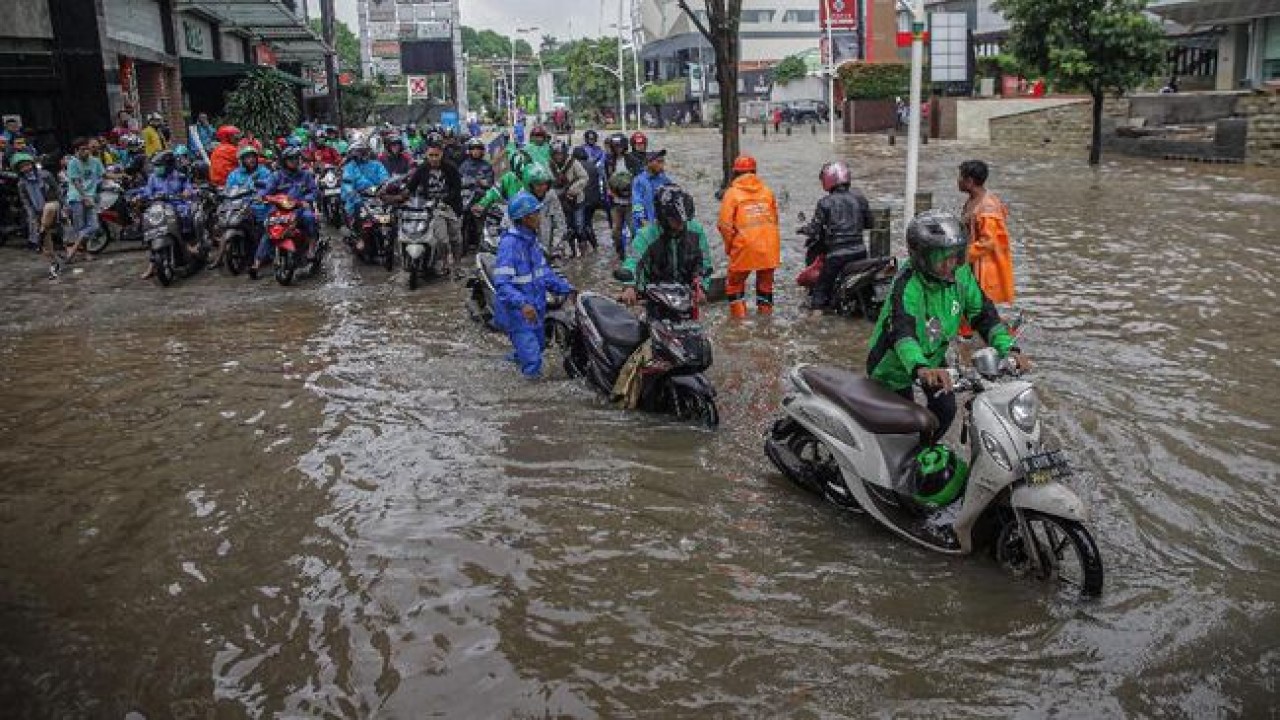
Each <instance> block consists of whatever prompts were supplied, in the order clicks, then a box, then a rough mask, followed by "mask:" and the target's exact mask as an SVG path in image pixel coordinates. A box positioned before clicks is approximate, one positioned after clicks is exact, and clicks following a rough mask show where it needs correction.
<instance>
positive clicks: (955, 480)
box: [914, 445, 969, 507]
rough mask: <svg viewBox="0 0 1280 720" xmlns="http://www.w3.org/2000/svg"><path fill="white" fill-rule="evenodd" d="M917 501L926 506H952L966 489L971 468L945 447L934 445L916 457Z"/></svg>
mask: <svg viewBox="0 0 1280 720" xmlns="http://www.w3.org/2000/svg"><path fill="white" fill-rule="evenodd" d="M916 465H917V470H918V472H919V474H918V475H917V476H916V492H915V496H914V497H915V499H916V502H919V503H921V504H924V505H930V506H933V507H943V506H944V505H950V504H951V503H952V502H954V501H955V499H956V498H957V497H959V495H960V493H961V491H963V490H964V486H965V482H966V481H967V480H968V479H969V466H968V464H966V463H965V461H963V460H961V459H960V458H958V457H956V454H955V453H953V452H951V449H950V448H948V447H947V446H946V445H933V446H931V447H927V448H925V449H924V450H921V451H920V454H918V455H916Z"/></svg>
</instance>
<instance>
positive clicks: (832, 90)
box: [822, 0, 836, 145]
mask: <svg viewBox="0 0 1280 720" xmlns="http://www.w3.org/2000/svg"><path fill="white" fill-rule="evenodd" d="M822 2H825V3H830V2H831V0H822ZM827 73H828V74H829V75H830V77H829V78H828V79H827V100H828V101H829V104H828V105H827V134H828V135H829V136H830V140H831V144H832V145H835V144H836V44H835V42H834V41H833V40H832V33H831V6H830V5H828V6H827Z"/></svg>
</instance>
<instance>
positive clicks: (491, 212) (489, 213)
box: [467, 204, 507, 255]
mask: <svg viewBox="0 0 1280 720" xmlns="http://www.w3.org/2000/svg"><path fill="white" fill-rule="evenodd" d="M467 214H468V215H470V216H471V217H472V218H475V216H474V215H471V213H467ZM506 214H507V213H506V210H505V209H504V208H503V207H502V206H501V205H497V204H495V205H490V206H489V209H488V210H486V211H485V212H484V215H482V216H481V217H480V220H481V221H482V222H483V224H482V225H481V226H480V247H479V248H477V250H476V252H482V253H490V254H493V255H497V254H498V243H499V241H501V240H502V221H503V220H504V219H505V218H506Z"/></svg>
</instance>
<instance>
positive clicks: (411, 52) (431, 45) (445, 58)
mask: <svg viewBox="0 0 1280 720" xmlns="http://www.w3.org/2000/svg"><path fill="white" fill-rule="evenodd" d="M400 70H401V71H402V72H404V73H405V74H409V73H413V74H415V75H430V74H432V73H452V72H453V42H452V41H450V40H413V41H405V42H402V43H400Z"/></svg>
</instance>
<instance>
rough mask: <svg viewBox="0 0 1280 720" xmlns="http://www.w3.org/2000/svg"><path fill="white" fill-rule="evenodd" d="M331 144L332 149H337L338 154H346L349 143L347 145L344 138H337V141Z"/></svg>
mask: <svg viewBox="0 0 1280 720" xmlns="http://www.w3.org/2000/svg"><path fill="white" fill-rule="evenodd" d="M333 145H334V149H336V150H337V151H338V154H340V155H346V154H347V150H348V149H349V148H350V146H349V145H347V141H346V140H339V141H338V142H336V143H334V144H333Z"/></svg>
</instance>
